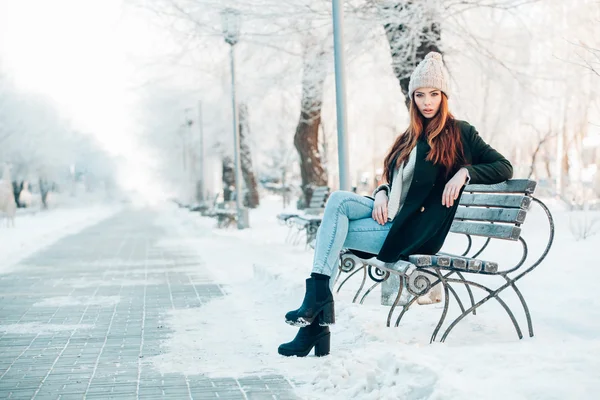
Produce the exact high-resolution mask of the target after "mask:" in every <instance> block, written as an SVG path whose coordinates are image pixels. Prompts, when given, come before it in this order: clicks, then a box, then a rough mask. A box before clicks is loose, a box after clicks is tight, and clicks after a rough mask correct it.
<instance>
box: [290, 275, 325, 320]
mask: <svg viewBox="0 0 600 400" xmlns="http://www.w3.org/2000/svg"><path fill="white" fill-rule="evenodd" d="M315 319H317V320H318V324H319V325H321V326H327V325H332V324H335V310H334V305H333V294H332V293H331V290H330V289H329V277H328V276H327V275H321V274H315V273H313V274H311V277H310V278H308V279H307V280H306V293H305V294H304V300H303V301H302V305H301V306H300V308H298V309H297V310H294V311H290V312H288V313H287V314H285V322H287V323H288V324H290V325H293V326H301V327H303V326H307V325H310V324H312V323H313V322H314V321H315Z"/></svg>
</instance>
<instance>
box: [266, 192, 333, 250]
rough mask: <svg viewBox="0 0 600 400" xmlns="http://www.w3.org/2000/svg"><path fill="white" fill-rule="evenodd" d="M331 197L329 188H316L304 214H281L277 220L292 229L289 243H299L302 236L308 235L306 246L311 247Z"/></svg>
mask: <svg viewBox="0 0 600 400" xmlns="http://www.w3.org/2000/svg"><path fill="white" fill-rule="evenodd" d="M328 197H329V187H328V186H317V187H315V189H314V191H313V194H312V197H311V198H310V203H309V204H308V207H307V208H306V209H304V210H303V212H302V213H281V214H279V215H277V219H279V220H280V221H282V222H283V223H285V224H286V225H287V226H289V227H290V232H289V233H288V237H287V239H286V240H287V241H288V242H292V243H294V244H296V243H298V241H299V239H300V237H301V235H300V233H304V234H305V235H306V241H305V243H306V245H307V246H308V245H311V244H312V243H313V241H314V240H315V238H316V236H317V230H318V229H319V226H320V225H321V220H322V218H323V212H324V211H325V203H326V202H327V198H328Z"/></svg>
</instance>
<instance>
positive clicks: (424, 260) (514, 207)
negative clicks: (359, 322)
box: [336, 179, 554, 342]
mask: <svg viewBox="0 0 600 400" xmlns="http://www.w3.org/2000/svg"><path fill="white" fill-rule="evenodd" d="M535 188H536V182H535V181H531V180H521V179H515V180H509V181H506V182H503V183H500V184H496V185H468V186H467V187H466V188H465V190H464V192H463V194H462V196H461V198H460V203H459V207H458V210H457V212H456V216H455V218H454V222H453V223H452V226H451V228H450V232H451V233H458V234H463V235H466V237H467V248H466V250H465V251H464V252H463V253H462V254H460V255H453V254H448V253H438V254H436V255H422V254H414V255H411V256H410V257H409V258H408V261H398V262H397V263H393V264H392V263H383V262H381V261H379V260H377V259H376V258H375V255H374V254H367V253H363V252H358V251H355V250H352V249H347V250H344V251H342V253H340V265H339V269H340V274H339V275H338V278H337V281H339V280H340V279H341V277H342V274H343V273H346V274H349V275H348V276H345V277H344V280H343V281H342V282H341V283H340V284H339V285H338V288H337V291H338V292H339V291H340V289H341V288H342V287H343V286H344V284H345V283H346V282H347V281H348V280H349V279H350V278H352V277H353V276H354V275H357V274H358V275H359V276H360V275H362V282H361V283H360V285H359V288H358V291H357V292H356V294H355V296H354V298H353V300H352V301H353V302H356V301H360V303H361V304H362V303H363V301H364V300H365V298H366V297H367V296H368V295H369V293H371V292H372V290H373V289H374V288H375V287H377V286H378V285H381V303H382V304H383V305H388V306H391V308H390V310H389V313H388V316H387V326H388V327H389V326H390V325H391V321H392V316H393V314H394V311H395V310H396V308H397V307H398V306H399V305H401V306H402V311H401V312H400V314H399V316H398V317H397V319H396V323H395V326H398V325H399V324H400V321H401V320H402V317H403V316H404V314H405V313H406V312H407V311H408V309H409V307H410V306H411V305H412V304H414V302H415V301H417V299H418V298H419V297H420V296H424V295H426V294H427V293H428V292H429V290H430V289H432V288H433V287H434V286H435V285H438V284H441V285H442V289H443V291H444V308H443V311H442V313H441V316H440V319H439V321H438V324H437V326H436V327H435V329H434V331H433V333H432V335H431V340H430V341H431V342H433V341H435V340H436V338H437V336H438V334H439V332H440V330H441V328H442V326H443V325H444V322H445V320H446V317H447V314H448V307H449V305H450V302H451V301H452V300H454V302H455V304H457V305H458V307H459V308H460V311H461V313H460V315H459V316H458V317H457V318H455V319H454V320H453V321H452V322H451V323H450V324H448V325H447V326H446V329H445V330H444V332H443V334H442V336H441V339H440V341H441V342H443V341H445V340H446V338H447V337H448V334H449V333H450V332H451V331H452V329H453V328H454V327H455V326H456V325H457V324H458V323H459V322H460V321H462V320H463V319H464V318H465V317H466V316H467V315H469V314H471V313H472V314H473V315H475V312H476V310H477V309H478V308H479V307H481V306H482V305H483V304H485V303H487V302H488V301H489V300H492V299H493V300H495V301H496V302H498V304H499V305H500V306H501V307H502V308H503V309H504V310H505V311H506V314H507V315H508V317H509V319H510V320H511V322H512V323H513V325H514V327H515V330H516V332H517V335H518V337H519V339H521V338H522V337H523V334H522V331H521V328H520V326H519V324H518V322H517V319H516V318H515V315H514V313H513V311H512V310H511V309H510V308H509V306H508V305H507V304H506V303H505V302H504V300H503V299H502V298H501V297H500V294H503V292H504V291H505V290H506V289H512V292H514V293H515V294H516V296H517V297H518V299H519V302H520V303H521V306H522V308H523V312H524V314H525V318H526V320H527V327H528V331H529V336H533V324H532V321H531V315H530V313H529V308H528V307H527V303H526V301H525V298H524V296H523V293H522V292H521V291H520V290H519V289H518V287H517V285H516V282H517V281H518V280H519V279H521V278H522V277H524V276H525V275H526V274H528V273H529V272H531V271H532V270H533V269H534V268H536V267H537V266H538V265H539V264H540V263H541V262H542V261H543V260H544V258H545V257H546V256H547V255H548V252H549V251H550V247H551V246H552V243H553V241H554V221H553V218H552V215H551V214H550V211H549V210H548V208H547V207H546V205H545V204H544V203H542V202H541V201H540V200H538V199H536V198H535V197H533V193H534V191H535ZM532 203H536V204H538V205H539V206H540V207H541V208H542V210H543V211H544V212H545V214H546V217H547V220H548V224H549V234H548V241H547V244H546V247H545V248H543V252H542V254H541V256H539V258H537V259H536V260H533V261H532V262H526V261H527V258H528V257H527V256H528V254H529V249H528V246H527V243H526V242H525V239H523V237H522V236H521V225H522V224H523V223H524V222H525V217H526V216H527V213H528V211H529V208H530V206H531V204H532ZM472 236H479V237H483V238H485V242H484V243H483V245H481V247H479V248H477V247H475V248H474V246H473V240H472ZM492 240H505V241H508V242H518V243H519V244H520V245H521V246H518V247H520V249H521V250H522V257H521V258H520V260H519V262H518V263H517V264H516V265H514V266H510V267H508V268H500V265H499V260H495V261H492V260H485V259H483V258H480V255H481V254H482V253H483V252H484V251H485V250H486V248H487V247H488V245H489V243H490V242H491V241H492ZM539 250H540V251H541V250H542V249H539ZM469 253H471V254H472V255H471V256H468V254H469ZM361 272H362V274H360V273H361ZM482 275H486V276H494V277H497V278H498V279H497V280H496V281H495V282H496V284H495V285H493V286H490V284H489V283H487V284H484V283H482V280H481V279H479V280H478V279H477V278H478V277H479V276H482ZM367 276H368V277H369V278H370V280H371V281H373V282H374V283H373V284H372V285H371V286H370V287H369V288H368V289H367V290H366V291H365V293H364V294H363V293H362V291H363V289H364V288H365V283H366V281H367ZM485 282H489V280H485ZM336 283H337V282H336ZM460 287H463V288H464V292H463V293H466V295H467V303H466V305H465V304H464V303H463V300H461V298H460V296H459V295H458V292H457V289H458V288H460ZM475 292H477V294H479V295H480V296H479V297H477V298H476V296H475ZM361 294H362V296H361ZM359 299H360V300H359ZM476 299H477V300H476Z"/></svg>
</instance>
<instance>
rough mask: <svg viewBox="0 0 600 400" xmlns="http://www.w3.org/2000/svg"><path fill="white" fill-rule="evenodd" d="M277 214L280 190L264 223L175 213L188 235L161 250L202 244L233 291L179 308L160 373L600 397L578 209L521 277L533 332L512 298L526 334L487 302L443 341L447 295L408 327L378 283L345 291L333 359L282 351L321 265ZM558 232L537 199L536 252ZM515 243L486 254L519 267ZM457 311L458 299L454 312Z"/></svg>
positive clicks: (395, 394) (345, 387) (598, 321)
mask: <svg viewBox="0 0 600 400" xmlns="http://www.w3.org/2000/svg"><path fill="white" fill-rule="evenodd" d="M278 212H281V206H280V204H279V203H278V199H277V198H271V199H265V200H263V205H262V206H261V208H260V209H258V210H254V211H251V214H250V223H251V226H252V228H251V229H248V230H244V231H237V230H236V229H235V228H233V229H225V230H218V229H215V228H214V225H215V223H214V220H212V219H209V218H204V217H200V216H198V215H197V214H196V213H190V212H188V211H184V210H180V209H175V208H171V209H168V210H166V211H165V213H164V214H163V217H162V218H161V219H160V221H159V223H160V224H162V225H164V226H168V228H169V229H173V230H178V231H179V232H180V233H181V235H182V236H181V237H180V238H176V237H174V238H173V239H170V240H169V241H164V242H162V243H160V245H161V246H165V247H169V248H185V249H187V250H188V251H190V250H192V249H194V250H195V251H197V252H198V253H199V255H200V256H201V258H202V259H203V260H204V262H205V265H206V266H207V267H208V268H209V269H210V271H211V273H212V274H213V276H214V278H215V280H216V281H217V282H218V283H219V284H221V285H222V287H223V290H224V291H226V292H227V293H228V294H229V296H225V297H223V298H220V299H216V300H213V301H211V302H210V303H208V304H207V305H205V306H203V307H201V308H198V309H188V310H178V311H173V312H172V314H171V315H170V316H169V318H168V324H169V326H170V328H171V329H173V330H174V334H173V335H172V337H171V338H170V339H169V340H168V341H167V342H165V343H164V349H163V352H164V354H162V355H161V356H159V357H156V358H154V359H153V360H152V361H153V363H154V365H155V366H156V368H158V369H160V370H161V371H162V372H181V373H186V374H190V375H193V374H206V375H209V376H231V375H234V376H244V375H248V374H252V373H281V374H284V375H285V376H287V377H288V378H290V380H292V381H293V382H295V383H296V385H297V393H298V394H299V395H300V396H302V397H303V398H307V399H317V398H327V399H351V398H359V399H474V398H477V399H534V398H538V399H583V398H592V397H596V394H597V393H598V392H600V360H599V359H600V301H599V300H598V296H597V292H596V290H595V289H596V287H597V285H598V283H597V282H598V281H599V280H600V269H599V268H596V263H597V257H596V254H597V253H596V252H595V249H597V248H598V247H599V246H600V235H595V236H593V237H591V238H589V239H587V240H585V241H576V240H575V239H574V238H573V235H572V234H571V232H570V230H569V223H570V219H571V217H570V215H569V213H567V212H566V211H564V210H562V209H560V208H558V207H557V206H553V207H552V212H553V215H554V219H555V223H556V237H555V243H554V246H553V248H552V251H551V252H550V254H549V256H548V258H547V259H546V261H545V262H544V263H543V264H542V265H541V266H540V267H539V268H537V269H536V270H534V271H533V272H532V273H531V274H530V275H528V276H526V277H525V278H523V280H521V281H520V284H519V286H520V289H521V290H522V292H523V293H524V295H525V297H526V299H527V301H528V304H529V307H530V311H531V313H532V315H533V323H534V330H535V336H534V337H533V338H530V337H529V336H528V335H527V325H526V322H525V318H524V315H523V311H522V308H519V305H518V303H517V301H518V300H517V299H516V296H514V295H511V294H505V295H504V296H503V297H504V298H505V300H506V301H507V303H508V304H510V305H512V306H513V307H512V308H513V310H514V311H515V315H516V317H517V319H518V320H519V323H520V325H521V328H522V329H523V332H524V335H525V338H524V339H523V340H518V338H517V336H516V333H515V331H514V328H513V326H512V324H511V322H510V319H509V318H508V316H507V315H506V313H505V312H504V311H503V309H502V308H501V307H500V306H498V305H497V304H495V303H492V302H489V303H487V304H486V305H484V306H483V307H482V308H480V309H479V311H478V314H477V315H476V316H469V317H468V318H467V319H466V320H464V321H463V322H461V324H459V325H458V326H457V328H455V329H454V330H453V331H452V333H451V334H450V336H449V337H448V339H447V341H446V342H445V343H434V344H429V338H430V335H431V332H432V330H433V328H434V327H435V325H436V323H437V321H438V318H439V315H440V313H441V311H442V309H441V306H440V305H439V304H438V305H431V306H414V307H412V308H411V310H410V311H409V312H408V313H407V315H406V316H405V317H404V319H403V321H402V323H401V325H400V327H398V328H386V327H385V319H386V317H387V312H388V308H387V307H384V306H381V305H379V304H378V303H379V292H377V293H372V294H371V295H370V297H369V298H367V301H366V302H365V304H364V305H357V304H352V303H351V299H352V294H351V293H350V291H346V292H344V291H342V292H341V293H340V294H339V295H337V297H336V318H337V323H336V325H334V326H333V327H332V352H331V355H330V356H328V357H324V358H317V357H314V356H309V357H306V358H296V357H292V358H286V357H282V356H279V355H278V354H277V346H278V345H279V344H280V343H282V342H286V341H289V340H291V339H292V338H293V337H294V335H295V333H296V328H293V327H290V326H288V325H286V324H285V323H284V321H283V315H284V314H285V312H287V311H288V310H290V309H294V308H296V307H297V306H298V305H299V304H300V303H301V300H302V297H303V293H304V279H305V278H306V277H307V276H308V275H309V273H310V268H311V261H312V251H311V250H310V249H309V250H305V248H304V246H303V245H297V246H292V245H290V244H286V243H285V237H286V235H287V228H286V227H284V226H282V225H279V224H278V222H277V221H276V218H275V215H276V214H277V213H278ZM593 216H594V215H592V216H589V217H593ZM595 216H596V217H597V215H595ZM207 232H208V233H207ZM547 234H548V225H547V223H545V222H544V219H543V215H542V213H541V211H540V209H539V208H537V207H534V209H533V210H532V212H531V213H530V215H529V216H528V221H527V223H526V224H525V228H524V231H523V237H524V238H525V239H526V240H527V241H528V244H529V249H530V251H532V252H535V247H536V245H539V244H543V243H544V241H545V240H546V238H547ZM194 237H195V238H194ZM185 238H187V239H185ZM447 243H448V245H449V247H445V250H451V246H457V245H458V246H459V247H460V243H462V242H460V239H459V238H453V237H450V238H449V239H448V242H447ZM513 246H515V247H509V246H508V245H506V244H505V245H501V246H497V247H495V248H492V249H491V250H490V252H489V253H487V256H486V257H484V258H489V259H498V260H500V261H503V263H502V264H501V266H502V265H503V264H504V265H508V263H509V262H510V261H514V260H516V259H517V258H518V257H519V256H520V254H521V253H520V252H519V248H518V247H519V245H518V244H514V245H513ZM536 254H539V253H536ZM505 293H508V292H505ZM456 308H457V307H456V305H454V307H451V308H450V316H452V315H456V314H457V310H456ZM394 320H395V317H394ZM199 360H202V361H201V362H199Z"/></svg>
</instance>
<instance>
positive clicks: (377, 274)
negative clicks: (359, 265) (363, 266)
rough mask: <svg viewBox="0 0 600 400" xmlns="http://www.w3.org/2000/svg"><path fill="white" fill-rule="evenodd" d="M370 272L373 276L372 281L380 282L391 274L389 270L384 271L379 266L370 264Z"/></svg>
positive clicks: (370, 276) (371, 276) (370, 275)
mask: <svg viewBox="0 0 600 400" xmlns="http://www.w3.org/2000/svg"><path fill="white" fill-rule="evenodd" d="M368 272H369V278H371V280H372V281H374V282H378V283H381V282H383V281H385V280H386V279H387V278H388V276H390V273H389V272H387V271H383V270H381V269H379V268H377V267H373V266H372V265H369V271H368Z"/></svg>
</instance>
